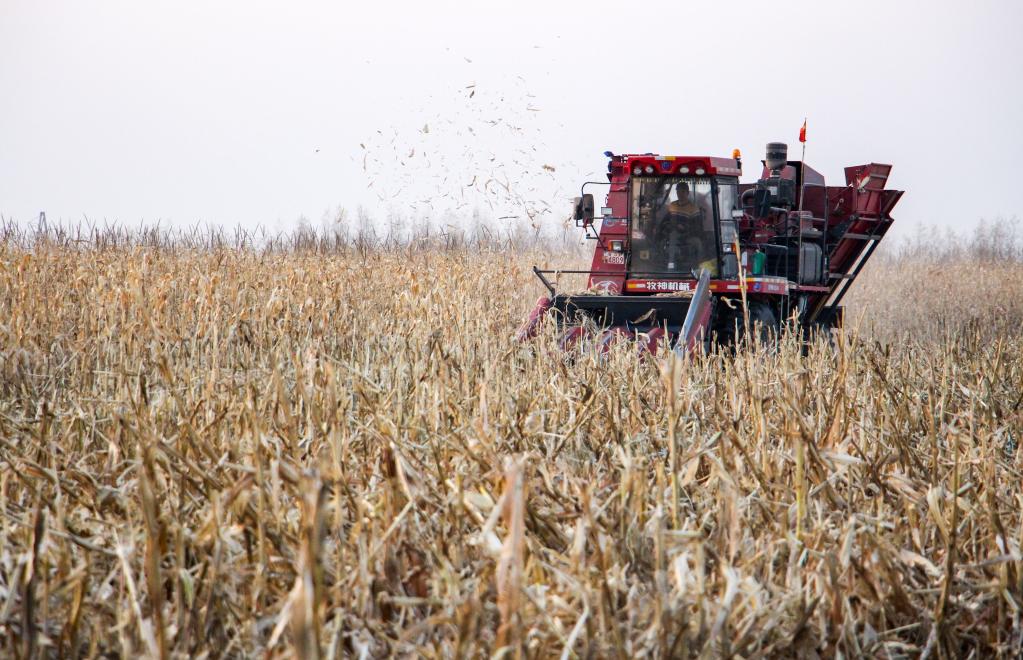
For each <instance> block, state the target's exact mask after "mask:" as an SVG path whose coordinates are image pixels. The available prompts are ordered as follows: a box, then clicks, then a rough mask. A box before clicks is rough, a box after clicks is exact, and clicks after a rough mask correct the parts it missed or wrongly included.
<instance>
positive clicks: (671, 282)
mask: <svg viewBox="0 0 1023 660" xmlns="http://www.w3.org/2000/svg"><path fill="white" fill-rule="evenodd" d="M605 156H607V157H608V158H609V159H610V162H609V163H608V175H607V178H608V182H607V183H604V182H592V181H591V182H587V183H585V184H583V186H582V196H581V197H577V198H576V202H575V219H576V226H578V227H581V228H583V229H584V230H585V231H586V235H587V238H590V239H592V240H594V241H595V242H596V247H595V250H594V254H593V263H592V266H591V267H590V270H588V271H581V270H539V269H537V268H536V267H534V268H533V272H535V273H536V275H537V277H539V278H540V280H541V281H542V282H543V284H544V286H545V287H546V288H547V290H548V291H549V292H550V295H549V296H543V297H541V298H540V299H539V300H538V301H537V303H536V307H535V309H534V310H533V312H532V313H531V314H530V316H529V319H528V320H527V321H526V323H525V324H524V325H523V326H522V328H521V329H520V330H519V332H518V338H519V340H520V341H524V340H527V339H530V338H532V337H534V336H535V335H536V333H537V332H538V331H539V328H540V325H541V322H542V321H543V319H544V318H545V317H546V316H548V315H551V314H553V315H554V317H555V318H556V320H557V323H558V325H559V327H561V328H562V334H561V339H560V342H561V346H562V348H564V349H566V350H567V349H570V348H571V347H572V346H574V345H575V344H576V343H577V342H578V341H579V340H580V339H582V338H583V337H586V336H587V335H590V334H591V333H592V334H593V339H594V340H595V341H596V345H597V347H598V348H599V349H600V350H607V348H608V347H609V346H610V345H611V343H612V342H614V341H616V340H617V339H620V338H630V339H634V340H636V341H638V342H640V346H641V348H642V349H643V350H649V351H650V352H652V353H656V352H657V350H658V347H659V346H663V345H668V346H672V347H674V349H675V350H676V351H693V350H697V349H704V348H707V347H709V346H710V344H711V342H712V341H717V343H718V344H720V345H730V344H735V343H737V342H738V341H739V340H740V339H741V338H742V336H743V334H744V333H745V328H747V327H749V328H757V332H758V333H759V337H760V338H761V340H766V339H767V338H768V337H770V336H771V334H772V333H776V332H778V331H779V330H780V329H781V324H782V321H783V320H792V321H794V323H795V324H796V325H797V326H798V327H799V328H801V329H802V331H803V332H804V333H805V334H807V335H809V334H810V333H811V332H812V331H813V330H814V329H820V330H825V331H827V330H830V329H831V328H833V327H838V326H840V325H841V322H842V307H841V306H840V303H841V302H842V297H843V296H844V295H845V294H846V292H847V291H848V290H849V287H850V286H851V285H852V283H853V281H854V280H855V279H856V276H857V275H859V273H860V271H861V270H862V269H863V266H864V264H866V262H867V260H868V259H869V258H870V256H871V254H873V252H874V250H875V249H876V248H877V245H878V244H879V242H880V241H881V239H882V238H883V237H884V235H885V233H886V232H887V231H888V228H889V227H890V226H891V224H892V218H891V216H890V215H889V214H890V213H891V210H892V208H893V207H894V206H895V204H896V203H897V202H898V201H899V199H900V198H901V197H902V194H903V192H902V191H901V190H886V189H885V184H886V183H887V180H888V175H889V173H890V172H891V169H892V168H891V165H879V164H877V163H870V164H869V165H857V166H853V167H847V168H845V181H846V185H844V186H827V185H825V183H824V177H823V176H822V175H821V174H820V173H818V172H817V171H816V170H814V169H813V168H811V167H810V166H809V165H806V164H805V163H803V162H802V161H792V160H788V148H787V146H786V145H785V144H782V143H779V142H772V143H770V144H768V145H767V154H766V158H765V160H764V161H763V164H764V167H763V172H762V174H761V176H760V179H759V180H758V181H757V182H756V183H739V176H740V174H741V173H742V161H741V158H740V154H739V151H738V150H735V151H734V152H733V154H732V158H715V157H706V156H656V155H654V154H629V155H614V154H612V153H611V152H605ZM590 186H609V190H608V192H607V197H606V202H605V206H604V207H602V208H601V210H600V217H601V222H600V229H599V231H598V230H596V229H595V228H594V224H593V223H594V216H595V214H594V202H593V195H592V194H590V193H587V192H586V191H587V188H589V187H590ZM562 274H582V275H588V276H589V288H588V290H586V291H583V292H578V293H562V292H559V291H558V290H557V288H556V284H555V283H556V282H557V277H555V278H554V279H555V283H552V282H551V277H550V276H559V275H562ZM744 314H745V316H744Z"/></svg>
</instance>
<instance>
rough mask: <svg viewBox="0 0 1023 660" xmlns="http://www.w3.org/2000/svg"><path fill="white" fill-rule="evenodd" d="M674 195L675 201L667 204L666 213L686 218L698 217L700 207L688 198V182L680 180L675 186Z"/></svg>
mask: <svg viewBox="0 0 1023 660" xmlns="http://www.w3.org/2000/svg"><path fill="white" fill-rule="evenodd" d="M675 195H676V199H675V201H673V202H671V203H670V204H668V207H667V212H668V215H669V216H676V217H678V218H684V219H687V220H689V219H699V217H700V207H699V206H697V205H696V204H695V203H694V202H693V200H691V199H689V184H688V183H686V182H685V181H680V182H679V183H678V185H676V186H675Z"/></svg>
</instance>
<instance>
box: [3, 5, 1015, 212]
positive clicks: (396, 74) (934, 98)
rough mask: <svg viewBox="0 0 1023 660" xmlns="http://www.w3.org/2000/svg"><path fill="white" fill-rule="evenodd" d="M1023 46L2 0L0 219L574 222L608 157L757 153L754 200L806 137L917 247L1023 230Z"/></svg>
mask: <svg viewBox="0 0 1023 660" xmlns="http://www.w3.org/2000/svg"><path fill="white" fill-rule="evenodd" d="M1021 25H1023V3H1020V2H1016V1H1008V0H1007V1H1005V2H994V1H977V2H973V3H965V2H892V1H891V0H887V1H885V2H876V1H860V2H856V3H831V2H828V3H824V2H819V1H816V2H776V3H766V2H745V1H741V2H732V3H728V4H727V5H724V4H722V3H717V2H709V1H708V2H702V3H693V2H663V3H662V2H644V3H632V2H618V3H606V2H584V3H567V2H553V1H548V2H531V1H525V0H516V1H515V2H503V3H486V2H477V3H454V2H427V3H416V2H409V3H386V2H377V3H357V4H356V3H339V2H338V3H328V2H287V3H284V2H276V3H270V2H254V1H251V0H246V1H245V2H241V1H235V2H227V1H224V2H214V1H209V2H193V1H190V0H189V1H185V0H177V1H175V2H147V1H141V0H125V1H121V2H114V1H96V2H89V1H86V0H76V1H67V2H53V1H45V0H25V1H23V0H0V90H2V93H3V102H2V105H0V213H3V214H4V216H5V217H7V218H10V217H13V218H15V219H17V220H20V221H31V220H34V219H35V218H36V216H37V215H38V213H39V211H46V213H47V216H48V218H49V220H50V221H51V222H53V221H57V220H63V221H65V222H69V221H70V222H76V221H78V220H81V219H82V217H83V216H88V217H89V218H90V219H92V220H97V221H102V220H103V219H106V220H108V221H113V220H118V221H120V222H123V223H128V224H138V223H139V222H143V221H144V222H147V223H152V222H156V221H157V220H160V221H161V222H162V223H163V224H174V225H180V226H188V225H192V224H194V223H196V222H200V221H201V222H209V223H216V224H222V225H227V226H234V225H236V224H241V225H243V226H246V227H255V226H256V225H258V224H262V225H265V226H267V227H270V228H287V227H291V226H293V225H294V224H295V223H296V221H297V219H298V217H299V216H300V215H305V216H307V217H308V218H310V219H311V220H312V221H313V222H314V223H319V222H320V219H321V218H322V217H323V216H324V214H325V213H326V212H328V211H330V212H333V211H334V210H335V209H337V208H338V207H345V208H347V209H349V211H354V210H355V208H356V207H357V206H359V205H360V204H361V205H363V206H364V207H365V208H366V210H367V211H368V212H369V213H370V214H371V215H373V216H374V217H377V218H379V219H381V220H383V218H385V217H386V216H387V214H388V213H389V212H390V213H392V214H394V213H398V214H401V215H406V216H412V217H419V218H422V217H429V218H433V219H434V220H435V221H440V220H443V218H449V219H450V218H452V217H467V216H468V215H470V214H471V210H472V209H473V208H474V207H475V208H480V209H481V210H482V211H483V213H484V216H485V217H487V218H491V219H492V220H491V221H492V222H494V223H497V224H500V223H510V222H520V221H524V220H513V219H507V218H506V219H504V220H498V219H497V218H498V217H500V216H509V215H510V216H516V217H519V218H526V217H527V216H532V217H533V218H534V220H542V219H545V218H549V219H550V221H559V220H561V219H563V218H564V217H565V215H566V214H567V209H568V205H569V198H570V197H572V196H573V195H574V194H577V190H578V186H579V184H580V183H581V182H582V181H584V180H586V179H588V178H594V177H598V176H602V173H603V172H604V171H605V167H606V160H605V159H604V157H603V156H602V155H601V152H603V151H604V150H606V149H610V150H613V151H615V152H646V151H653V152H657V153H667V154H670V153H675V154H691V155H721V156H727V155H729V154H730V153H731V150H732V148H733V147H739V148H740V149H742V151H743V154H744V157H745V161H746V164H747V167H746V176H745V177H744V179H745V180H749V179H752V178H756V175H758V174H759V163H758V161H759V160H760V158H761V157H762V151H763V145H764V143H766V142H768V141H773V140H782V141H787V142H788V143H789V145H790V154H795V157H798V147H799V143H798V141H797V139H796V138H797V132H798V128H799V126H800V125H801V124H802V121H803V117H804V116H807V117H809V138H810V142H809V143H808V153H807V161H808V162H809V163H810V164H811V165H813V166H814V167H816V168H817V169H818V170H820V171H821V172H822V173H823V174H824V175H825V177H826V178H827V180H828V182H829V183H832V184H841V183H842V182H843V179H842V170H841V168H842V167H843V166H845V165H852V164H859V163H862V162H868V161H871V160H875V161H879V162H887V163H892V164H894V166H895V169H894V171H893V175H892V178H891V180H890V181H891V185H892V186H894V187H898V188H901V189H905V190H906V191H907V194H906V196H905V197H904V198H903V200H902V202H901V203H900V204H899V206H898V207H897V210H896V213H895V217H896V219H897V220H898V221H899V222H898V223H897V226H899V225H901V226H902V227H903V231H905V230H906V228H908V227H912V226H913V225H914V224H917V223H925V224H930V225H938V226H950V227H956V228H967V227H969V226H971V225H973V224H974V223H975V222H976V221H977V220H979V219H980V218H988V219H994V218H996V217H998V216H1002V217H1011V216H1023V201H1021V200H1023V195H1021V194H1020V193H1019V187H1020V183H1019V178H1020V177H1019V167H1018V166H1017V164H1016V163H1017V160H1018V158H1019V157H1020V155H1021V153H1023V128H1021V126H1020V122H1021V118H1023V92H1021V90H1020V86H1021V82H1023V75H1021V72H1023V46H1021V41H1023V37H1021V35H1020V34H1019V30H1020V27H1021ZM470 60H471V61H470ZM470 85H475V87H469V86H470ZM470 94H472V96H471V97H470ZM424 129H426V130H425V131H424ZM317 149H319V152H317V151H316V150H317ZM790 157H792V156H790ZM544 165H547V166H549V167H550V168H553V171H550V170H549V169H544V167H543V166H544ZM370 184H372V186H371V187H367V186H369V185H370ZM381 198H382V199H381ZM491 207H493V210H491ZM548 208H550V209H551V210H547V209H548ZM445 212H448V214H447V215H445Z"/></svg>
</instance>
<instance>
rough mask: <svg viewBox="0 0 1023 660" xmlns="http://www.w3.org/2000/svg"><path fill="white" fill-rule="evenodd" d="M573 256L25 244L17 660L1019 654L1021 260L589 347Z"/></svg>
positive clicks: (5, 288)
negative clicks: (691, 345) (730, 339)
mask: <svg viewBox="0 0 1023 660" xmlns="http://www.w3.org/2000/svg"><path fill="white" fill-rule="evenodd" d="M556 263H557V264H564V263H565V259H562V258H559V256H558V255H557V254H553V253H548V252H544V251H542V250H540V249H539V248H537V249H531V250H527V251H524V252H523V251H518V250H515V249H513V248H511V247H509V246H507V245H500V244H498V243H496V242H491V243H482V242H481V243H478V244H476V245H463V244H458V245H446V246H445V245H439V244H437V243H436V242H433V243H431V244H430V245H425V246H414V245H411V244H408V245H404V246H400V245H394V246H386V247H379V246H378V247H372V246H370V247H367V246H365V245H356V244H339V245H335V246H333V247H332V248H331V249H330V250H322V249H320V250H317V249H300V248H299V247H293V248H286V247H285V246H277V247H276V248H274V247H272V246H271V248H258V247H252V246H245V245H241V246H237V245H236V246H231V245H219V244H218V245H196V244H191V245H188V244H171V243H168V244H159V243H150V242H147V241H134V242H133V241H129V240H104V239H102V238H99V237H89V238H87V239H84V240H76V241H73V240H64V241H39V242H37V243H36V244H34V245H32V246H30V247H26V246H24V245H22V244H20V243H19V242H17V241H12V240H8V241H5V242H2V243H0V654H2V655H4V656H7V657H23V658H30V657H57V656H63V657H96V656H120V657H139V656H144V657H154V658H156V657H158V658H167V657H179V658H184V657H211V658H221V657H245V656H262V657H288V656H292V655H294V656H300V657H303V658H320V657H326V658H333V657H364V658H377V657H385V656H392V655H394V656H425V657H443V658H449V657H487V656H497V657H550V656H558V657H638V656H647V657H715V658H716V657H765V656H766V657H778V656H781V657H802V658H813V657H818V656H843V657H861V656H872V657H885V658H887V657H891V658H897V657H918V656H925V657H930V658H953V657H971V656H972V657H982V656H983V657H989V656H1001V657H1019V656H1020V653H1021V649H1023V646H1021V645H1023V617H1021V612H1020V607H1021V606H1023V556H1021V548H1020V546H1021V543H1023V514H1021V512H1023V473H1021V471H1023V462H1021V453H1020V452H1021V450H1020V448H1019V441H1020V437H1021V435H1023V342H1021V332H1020V328H1021V323H1023V264H1021V262H1019V261H1008V262H1005V261H1002V262H995V261H983V260H977V259H968V258H965V257H964V258H962V259H960V260H959V261H957V262H955V263H936V262H930V261H927V260H924V259H922V258H921V259H918V260H907V259H902V260H900V259H896V258H886V259H879V260H878V261H877V263H872V264H871V267H870V268H868V272H866V273H865V274H864V276H863V277H862V278H861V280H860V281H859V282H857V284H856V285H855V287H854V290H853V293H852V294H850V298H851V299H850V300H848V310H847V314H846V319H847V324H846V328H845V329H844V330H843V331H842V332H841V333H840V334H838V335H837V336H836V338H835V340H834V342H833V345H831V344H829V343H828V342H827V341H825V340H823V339H818V340H817V341H816V342H815V343H814V344H812V345H811V346H810V347H809V349H808V350H803V347H802V346H801V345H800V343H799V342H798V341H797V338H796V337H793V336H787V337H784V338H783V339H782V340H781V341H780V343H779V344H778V345H777V346H767V347H747V348H743V349H741V350H738V351H735V352H734V353H733V352H730V351H715V352H712V353H710V354H707V355H703V356H699V357H696V358H693V359H676V358H673V357H659V358H656V359H649V358H647V359H637V357H636V351H635V347H633V346H630V345H628V344H624V343H623V344H619V345H616V346H615V347H614V348H613V349H612V350H611V352H610V353H609V354H607V355H598V354H596V353H594V352H592V351H585V350H582V351H579V352H577V353H575V354H571V355H567V356H566V355H562V354H561V353H560V352H559V351H558V350H557V348H556V333H555V330H554V329H553V328H547V329H546V330H545V331H544V333H542V335H541V337H540V338H539V339H538V340H537V341H536V342H534V343H532V344H526V345H521V344H517V343H515V341H514V339H513V336H514V332H515V330H516V328H517V327H518V325H519V324H520V323H521V322H522V320H523V318H524V317H525V315H526V314H527V313H528V311H529V310H530V309H531V308H532V305H533V303H534V301H535V300H536V297H537V296H538V295H540V294H541V293H542V291H543V290H542V287H541V286H540V285H539V283H538V282H537V281H536V280H535V278H534V277H533V275H532V273H531V271H530V268H531V266H532V265H533V264H537V265H541V266H543V265H552V264H556Z"/></svg>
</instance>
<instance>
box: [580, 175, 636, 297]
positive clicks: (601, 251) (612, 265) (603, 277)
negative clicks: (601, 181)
mask: <svg viewBox="0 0 1023 660" xmlns="http://www.w3.org/2000/svg"><path fill="white" fill-rule="evenodd" d="M610 176H611V187H610V190H609V192H608V194H607V200H606V203H605V206H608V207H610V209H611V216H610V217H608V218H604V219H603V220H602V221H601V223H600V232H599V240H597V246H596V249H595V250H594V251H593V262H592V263H591V264H590V270H591V271H593V272H592V274H591V275H590V281H589V287H590V288H591V289H597V290H601V291H605V292H607V293H621V291H622V286H623V284H624V283H625V264H626V261H627V259H626V255H627V251H628V249H629V220H628V217H629V188H628V181H627V180H628V174H627V170H625V168H623V167H613V168H612V171H611V175H610ZM619 241H620V245H621V250H614V249H612V247H613V246H614V245H615V242H619Z"/></svg>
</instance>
